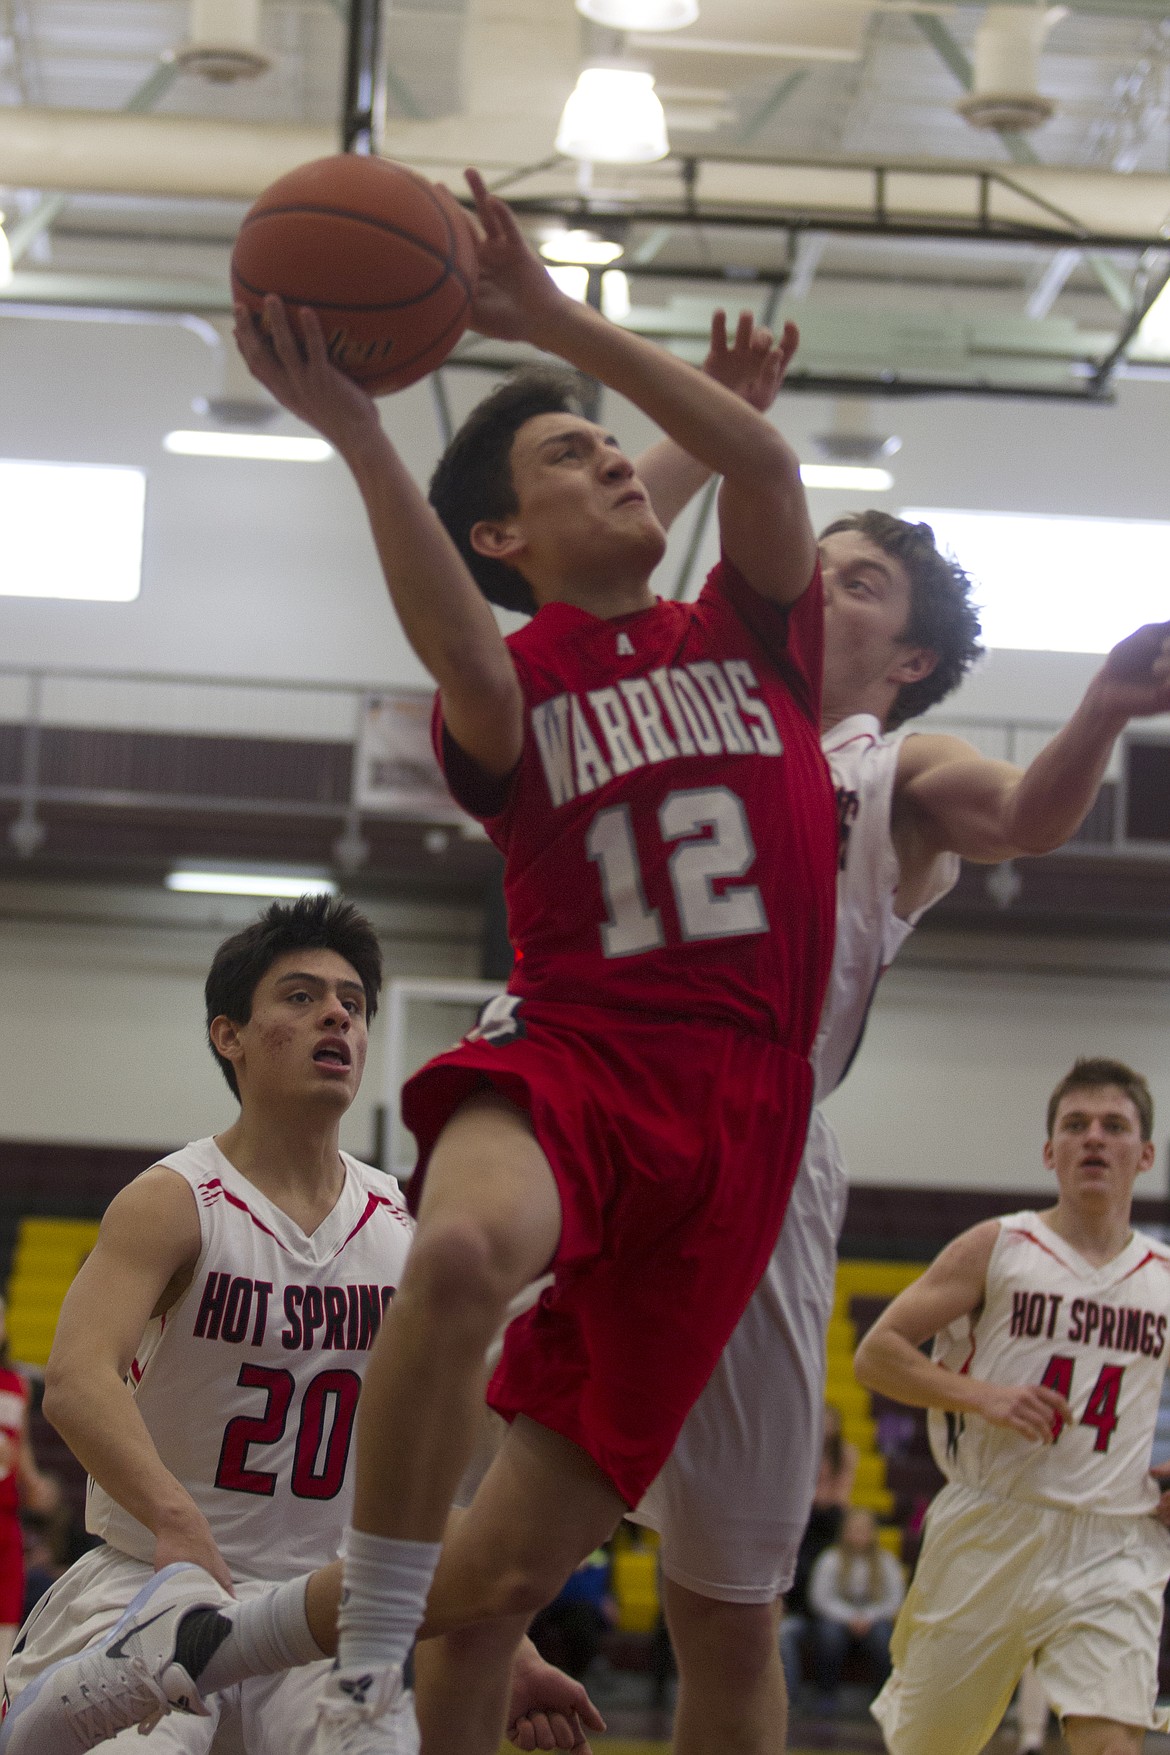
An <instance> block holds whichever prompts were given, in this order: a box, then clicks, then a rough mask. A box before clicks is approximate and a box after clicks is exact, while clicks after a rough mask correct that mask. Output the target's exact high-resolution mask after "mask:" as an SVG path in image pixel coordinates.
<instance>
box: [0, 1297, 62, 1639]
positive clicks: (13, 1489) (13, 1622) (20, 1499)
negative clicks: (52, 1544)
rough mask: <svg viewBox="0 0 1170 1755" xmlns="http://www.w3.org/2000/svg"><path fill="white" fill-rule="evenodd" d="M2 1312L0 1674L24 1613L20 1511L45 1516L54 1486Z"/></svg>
mask: <svg viewBox="0 0 1170 1755" xmlns="http://www.w3.org/2000/svg"><path fill="white" fill-rule="evenodd" d="M7 1316H8V1310H7V1305H6V1304H5V1302H4V1300H3V1298H0V1670H3V1668H4V1665H5V1664H6V1663H7V1662H8V1659H9V1657H10V1656H11V1655H12V1647H13V1644H14V1642H15V1640H16V1630H17V1628H18V1627H19V1626H20V1623H21V1620H22V1618H23V1617H22V1611H23V1609H24V1534H23V1532H22V1530H21V1527H20V1511H21V1507H22V1506H23V1507H24V1508H25V1510H27V1511H41V1512H49V1511H52V1510H53V1509H54V1507H55V1506H56V1504H57V1501H58V1499H59V1497H60V1495H59V1493H58V1489H57V1483H56V1482H55V1481H54V1480H53V1479H52V1478H51V1477H50V1476H49V1475H43V1474H42V1473H41V1471H40V1470H39V1469H38V1467H37V1464H36V1458H35V1457H34V1456H33V1449H32V1445H31V1443H30V1442H29V1436H28V1384H27V1383H26V1382H25V1380H24V1378H23V1377H22V1376H21V1375H20V1373H19V1372H18V1371H14V1370H13V1368H12V1364H11V1362H10V1360H9V1357H8V1322H7Z"/></svg>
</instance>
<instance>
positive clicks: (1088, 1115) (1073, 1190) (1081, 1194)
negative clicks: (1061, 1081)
mask: <svg viewBox="0 0 1170 1755" xmlns="http://www.w3.org/2000/svg"><path fill="white" fill-rule="evenodd" d="M1153 1161H1154V1144H1153V1141H1152V1140H1143V1139H1142V1133H1141V1119H1140V1117H1139V1115H1138V1112H1137V1106H1136V1104H1135V1103H1134V1101H1133V1099H1132V1097H1128V1096H1127V1095H1126V1093H1125V1092H1124V1091H1123V1090H1122V1089H1121V1088H1120V1086H1119V1085H1101V1086H1099V1087H1097V1088H1095V1089H1090V1090H1085V1091H1069V1092H1068V1093H1067V1095H1066V1096H1064V1097H1062V1099H1061V1102H1060V1107H1059V1108H1058V1109H1057V1112H1056V1119H1055V1121H1054V1122H1053V1126H1052V1138H1051V1139H1049V1140H1047V1141H1046V1142H1045V1145H1044V1162H1045V1163H1046V1164H1047V1166H1048V1168H1049V1169H1050V1170H1055V1172H1056V1179H1057V1181H1058V1182H1059V1184H1060V1192H1061V1197H1062V1199H1070V1200H1075V1201H1077V1202H1079V1203H1082V1204H1084V1203H1088V1204H1090V1205H1093V1206H1099V1205H1104V1204H1111V1203H1113V1202H1115V1201H1117V1200H1118V1199H1122V1200H1128V1198H1129V1192H1130V1189H1131V1188H1132V1187H1133V1182H1134V1178H1135V1176H1137V1175H1138V1173H1139V1172H1140V1171H1142V1170H1148V1169H1149V1167H1150V1165H1151V1164H1152V1163H1153Z"/></svg>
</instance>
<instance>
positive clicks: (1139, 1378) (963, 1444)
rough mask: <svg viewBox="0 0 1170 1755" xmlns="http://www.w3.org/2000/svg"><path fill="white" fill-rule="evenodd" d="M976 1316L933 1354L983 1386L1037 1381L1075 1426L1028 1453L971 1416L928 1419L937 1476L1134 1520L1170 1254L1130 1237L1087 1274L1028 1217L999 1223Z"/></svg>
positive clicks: (1166, 1307) (1020, 1441)
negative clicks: (1056, 1396)
mask: <svg viewBox="0 0 1170 1755" xmlns="http://www.w3.org/2000/svg"><path fill="white" fill-rule="evenodd" d="M999 1224H1000V1230H999V1236H998V1238H997V1239H996V1243H995V1247H994V1249H993V1250H992V1253H991V1261H990V1264H989V1266H988V1270H987V1290H986V1295H985V1298H984V1302H983V1307H982V1310H981V1311H980V1313H979V1314H978V1316H977V1317H974V1318H972V1317H963V1318H961V1319H960V1320H959V1321H958V1322H954V1323H952V1324H951V1326H950V1328H948V1329H947V1330H946V1332H945V1333H944V1334H942V1335H940V1336H939V1337H938V1339H937V1340H936V1342H935V1349H934V1357H935V1359H936V1360H937V1361H938V1362H939V1363H940V1364H942V1365H945V1366H946V1367H947V1368H948V1369H950V1370H952V1371H960V1372H962V1371H968V1372H970V1374H971V1376H972V1377H977V1378H982V1379H985V1380H986V1381H987V1382H989V1383H1002V1384H1029V1383H1043V1384H1047V1385H1048V1387H1049V1388H1050V1389H1055V1390H1058V1391H1059V1392H1060V1394H1061V1395H1063V1396H1065V1397H1066V1398H1067V1400H1068V1401H1069V1403H1070V1404H1071V1406H1072V1411H1073V1417H1072V1420H1071V1421H1070V1422H1069V1423H1068V1424H1063V1423H1061V1429H1060V1431H1059V1432H1058V1434H1057V1437H1056V1440H1055V1442H1054V1443H1053V1444H1046V1445H1045V1444H1036V1443H1035V1442H1033V1441H1032V1440H1029V1439H1027V1438H1024V1437H1023V1436H1021V1435H1020V1434H1018V1433H1015V1432H1009V1431H1007V1430H1005V1429H1003V1428H1001V1427H999V1426H992V1425H991V1424H990V1423H989V1422H988V1421H986V1420H982V1419H979V1418H978V1417H977V1416H975V1415H966V1416H964V1415H959V1414H944V1413H941V1412H938V1411H937V1410H932V1411H931V1413H930V1415H929V1417H928V1423H929V1427H930V1438H931V1447H932V1449H933V1450H934V1454H935V1459H936V1461H937V1462H938V1465H939V1467H940V1468H941V1469H942V1470H943V1472H944V1473H945V1474H946V1475H948V1476H949V1477H950V1479H951V1480H953V1481H959V1482H962V1483H963V1485H965V1486H967V1487H973V1488H975V1489H977V1490H978V1491H979V1492H982V1493H990V1494H993V1495H995V1496H996V1497H999V1498H1005V1497H1010V1498H1013V1499H1024V1500H1030V1501H1034V1502H1038V1503H1040V1504H1045V1505H1056V1506H1061V1507H1064V1508H1067V1509H1069V1510H1073V1511H1092V1512H1097V1513H1104V1514H1111V1515H1115V1516H1119V1517H1137V1516H1142V1515H1143V1514H1145V1513H1149V1512H1150V1511H1152V1510H1153V1508H1154V1506H1155V1505H1156V1504H1157V1502H1158V1487H1157V1485H1156V1484H1155V1482H1154V1481H1153V1480H1151V1478H1150V1475H1149V1472H1148V1471H1149V1466H1150V1447H1151V1445H1152V1443H1153V1439H1154V1426H1155V1422H1156V1420H1157V1414H1158V1402H1159V1399H1160V1397H1161V1393H1162V1378H1163V1375H1164V1373H1165V1369H1166V1342H1167V1327H1168V1324H1170V1249H1168V1248H1167V1247H1166V1245H1164V1244H1162V1243H1158V1242H1155V1241H1154V1240H1153V1239H1152V1238H1149V1237H1144V1236H1143V1235H1142V1234H1141V1232H1140V1231H1135V1232H1134V1233H1133V1235H1132V1236H1131V1238H1130V1241H1129V1242H1128V1243H1127V1244H1126V1246H1125V1248H1124V1249H1123V1250H1122V1252H1121V1254H1120V1255H1118V1256H1115V1257H1114V1259H1113V1260H1112V1261H1111V1262H1108V1263H1107V1264H1106V1265H1105V1266H1104V1267H1093V1266H1092V1265H1091V1264H1090V1263H1089V1262H1087V1261H1085V1260H1084V1259H1083V1257H1081V1256H1079V1255H1078V1254H1077V1252H1076V1250H1075V1249H1072V1248H1070V1246H1069V1245H1068V1244H1067V1243H1066V1242H1065V1241H1064V1239H1063V1238H1061V1237H1058V1236H1057V1234H1056V1232H1055V1231H1052V1230H1050V1229H1049V1227H1048V1226H1047V1225H1046V1224H1045V1223H1044V1221H1043V1219H1041V1218H1039V1217H1038V1216H1037V1215H1036V1214H1035V1213H1029V1212H1025V1213H1015V1214H1013V1215H1012V1216H1011V1217H1010V1218H1006V1219H1001V1220H1000V1222H999Z"/></svg>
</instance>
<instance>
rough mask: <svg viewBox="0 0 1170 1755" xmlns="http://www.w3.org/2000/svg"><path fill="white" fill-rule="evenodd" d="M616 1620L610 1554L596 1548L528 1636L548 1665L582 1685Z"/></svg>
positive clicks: (543, 1612) (567, 1581)
mask: <svg viewBox="0 0 1170 1755" xmlns="http://www.w3.org/2000/svg"><path fill="white" fill-rule="evenodd" d="M616 1619H617V1613H616V1608H615V1605H614V1601H613V1596H612V1594H611V1588H610V1559H609V1553H608V1552H607V1550H606V1549H605V1548H595V1549H594V1551H593V1553H592V1554H590V1555H589V1557H588V1559H586V1560H582V1562H581V1564H580V1566H578V1568H577V1570H576V1571H575V1572H574V1573H572V1574H571V1575H570V1576H569V1578H568V1579H567V1580H566V1582H565V1585H564V1588H563V1589H562V1591H561V1593H560V1595H559V1596H558V1597H555V1598H554V1599H553V1601H552V1602H551V1603H550V1604H549V1605H548V1607H547V1608H545V1609H541V1611H540V1613H539V1614H538V1615H537V1616H536V1618H535V1619H534V1621H533V1622H532V1625H531V1626H530V1627H529V1629H528V1636H529V1638H530V1639H531V1640H532V1643H533V1645H535V1647H536V1649H537V1651H538V1652H539V1653H540V1655H541V1657H542V1658H544V1659H545V1661H546V1662H547V1663H550V1664H555V1665H556V1666H557V1668H558V1669H561V1670H565V1671H567V1672H568V1674H569V1675H570V1676H573V1677H575V1678H576V1680H577V1681H580V1680H581V1678H582V1676H583V1675H584V1674H585V1672H586V1670H587V1669H588V1668H589V1666H590V1664H591V1663H592V1662H593V1660H594V1658H595V1657H596V1656H597V1654H598V1652H599V1651H600V1650H601V1641H602V1638H603V1637H604V1635H605V1633H606V1632H607V1631H608V1629H609V1628H610V1627H612V1626H613V1625H614V1623H615V1621H616Z"/></svg>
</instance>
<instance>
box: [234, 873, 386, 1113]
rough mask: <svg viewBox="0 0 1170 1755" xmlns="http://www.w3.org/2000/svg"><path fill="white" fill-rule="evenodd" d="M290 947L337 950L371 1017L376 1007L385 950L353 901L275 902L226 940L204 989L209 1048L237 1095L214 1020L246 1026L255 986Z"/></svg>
mask: <svg viewBox="0 0 1170 1755" xmlns="http://www.w3.org/2000/svg"><path fill="white" fill-rule="evenodd" d="M287 951H336V952H337V955H338V956H339V957H344V958H345V960H346V962H347V963H349V964H350V965H351V967H352V968H353V969H354V970H355V971H356V972H357V975H358V979H359V980H360V981H361V984H362V986H363V987H364V988H365V993H366V1017H367V1019H369V1018H372V1017H373V1016H374V1013H375V1012H376V1011H377V1009H378V995H379V993H380V992H381V990H382V951H381V947H380V946H379V944H378V941H377V939H376V938H375V936H374V929H373V927H372V926H371V925H370V923H369V921H368V920H367V919H366V918H365V916H364V915H363V914H359V913H358V911H357V909H356V908H355V907H354V905H353V903H352V902H340V901H338V900H337V899H336V897H333V896H327V895H325V894H323V893H322V894H319V895H313V896H301V897H299V898H298V900H297V901H295V902H273V903H272V905H271V907H269V908H266V909H265V910H264V912H263V914H261V916H260V918H259V919H258V920H253V922H252V924H251V925H250V926H245V927H244V929H243V931H242V932H236V933H233V934H232V936H231V938H227V939H225V940H224V941H223V943H222V944H221V945H220V947H219V949H218V950H217V951H216V953H215V956H214V958H213V959H212V964H211V968H210V969H209V971H208V974H207V982H206V985H205V986H204V989H203V996H204V999H205V1000H206V1002H207V1032H208V1034H207V1041H208V1046H209V1047H210V1049H211V1052H212V1054H214V1056H215V1058H216V1060H217V1062H218V1063H219V1070H220V1072H222V1074H223V1076H224V1078H225V1079H226V1080H227V1082H228V1087H229V1089H230V1091H231V1093H232V1096H233V1097H236V1098H238V1097H239V1095H240V1087H239V1085H238V1084H237V1083H236V1073H235V1068H234V1067H233V1066H232V1063H231V1061H230V1060H226V1059H225V1058H224V1056H223V1055H222V1054H221V1053H220V1052H219V1050H218V1049H217V1048H216V1046H215V1044H214V1042H212V1040H211V1025H212V1023H213V1022H214V1020H215V1019H216V1018H230V1019H231V1020H232V1022H233V1024H246V1023H247V1022H248V1019H249V1018H250V1017H251V1016H252V998H253V995H254V994H255V992H256V988H257V986H258V985H259V983H260V982H261V981H262V980H263V978H264V976H265V975H266V974H267V973H268V971H269V969H271V967H272V965H273V963H275V962H276V960H277V958H278V957H283V956H284V955H285V953H286V952H287Z"/></svg>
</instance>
